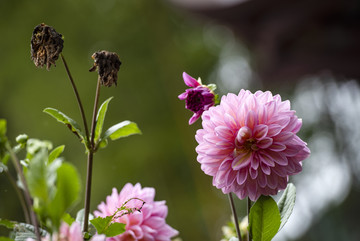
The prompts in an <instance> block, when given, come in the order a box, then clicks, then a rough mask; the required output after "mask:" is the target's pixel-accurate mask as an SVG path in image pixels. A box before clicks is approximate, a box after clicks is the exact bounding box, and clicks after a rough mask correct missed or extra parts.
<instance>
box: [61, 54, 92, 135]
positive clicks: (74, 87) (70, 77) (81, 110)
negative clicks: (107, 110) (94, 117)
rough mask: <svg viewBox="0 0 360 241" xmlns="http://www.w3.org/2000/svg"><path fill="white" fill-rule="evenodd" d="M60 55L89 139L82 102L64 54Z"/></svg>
mask: <svg viewBox="0 0 360 241" xmlns="http://www.w3.org/2000/svg"><path fill="white" fill-rule="evenodd" d="M60 55H61V59H62V61H63V63H64V66H65V69H66V73H67V75H68V77H69V79H70V82H71V86H72V88H73V90H74V93H75V96H76V100H77V103H78V105H79V109H80V113H81V117H82V120H83V122H84V128H85V134H86V138H87V139H88V140H89V129H88V126H87V122H86V117H85V111H84V108H83V105H82V103H81V99H80V95H79V92H78V91H77V88H76V85H75V82H74V79H73V78H72V76H71V73H70V70H69V67H68V65H67V64H66V61H65V58H64V55H63V54H60Z"/></svg>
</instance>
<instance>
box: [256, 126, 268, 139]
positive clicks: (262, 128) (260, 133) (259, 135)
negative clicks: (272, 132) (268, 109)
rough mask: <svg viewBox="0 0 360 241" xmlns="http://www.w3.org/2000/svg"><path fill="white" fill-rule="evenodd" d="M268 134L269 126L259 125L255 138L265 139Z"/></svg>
mask: <svg viewBox="0 0 360 241" xmlns="http://www.w3.org/2000/svg"><path fill="white" fill-rule="evenodd" d="M267 133H268V126H267V125H257V126H255V128H254V135H253V136H254V138H256V139H257V140H261V139H263V138H264V137H265V136H266V135H267Z"/></svg>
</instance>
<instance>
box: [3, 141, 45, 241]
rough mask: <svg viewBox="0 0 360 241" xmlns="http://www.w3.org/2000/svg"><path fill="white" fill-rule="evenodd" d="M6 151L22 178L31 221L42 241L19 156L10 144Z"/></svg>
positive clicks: (7, 145)
mask: <svg viewBox="0 0 360 241" xmlns="http://www.w3.org/2000/svg"><path fill="white" fill-rule="evenodd" d="M6 149H7V151H8V152H9V153H10V156H11V160H12V161H13V164H14V167H15V169H16V172H17V174H18V175H19V177H20V181H21V183H22V185H23V187H24V196H25V201H26V203H27V206H28V207H29V211H30V219H31V223H32V225H33V226H34V228H35V235H36V238H37V240H39V241H40V240H41V236H40V231H39V223H38V220H37V218H36V214H35V212H34V210H33V209H32V201H31V197H30V192H29V188H28V186H27V183H26V180H25V176H24V173H23V171H22V168H21V165H20V162H19V159H18V158H17V156H16V155H15V153H14V152H13V150H12V148H11V147H10V145H9V143H7V144H6Z"/></svg>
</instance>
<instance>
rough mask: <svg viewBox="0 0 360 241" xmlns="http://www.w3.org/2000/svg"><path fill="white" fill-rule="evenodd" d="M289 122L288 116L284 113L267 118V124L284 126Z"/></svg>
mask: <svg viewBox="0 0 360 241" xmlns="http://www.w3.org/2000/svg"><path fill="white" fill-rule="evenodd" d="M289 122H290V117H289V116H286V115H279V116H276V117H273V118H272V119H271V120H269V124H273V123H274V124H277V125H280V126H282V127H283V128H285V127H286V126H287V125H288V124H289Z"/></svg>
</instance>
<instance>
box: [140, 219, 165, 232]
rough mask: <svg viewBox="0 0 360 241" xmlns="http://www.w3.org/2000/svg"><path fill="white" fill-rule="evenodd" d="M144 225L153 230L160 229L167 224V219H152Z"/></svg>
mask: <svg viewBox="0 0 360 241" xmlns="http://www.w3.org/2000/svg"><path fill="white" fill-rule="evenodd" d="M143 224H144V225H146V226H148V227H150V228H152V229H155V230H156V229H159V228H160V227H161V226H163V225H164V224H165V219H163V218H161V217H156V216H155V217H154V216H153V217H150V218H148V219H147V220H145V221H144V222H143Z"/></svg>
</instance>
